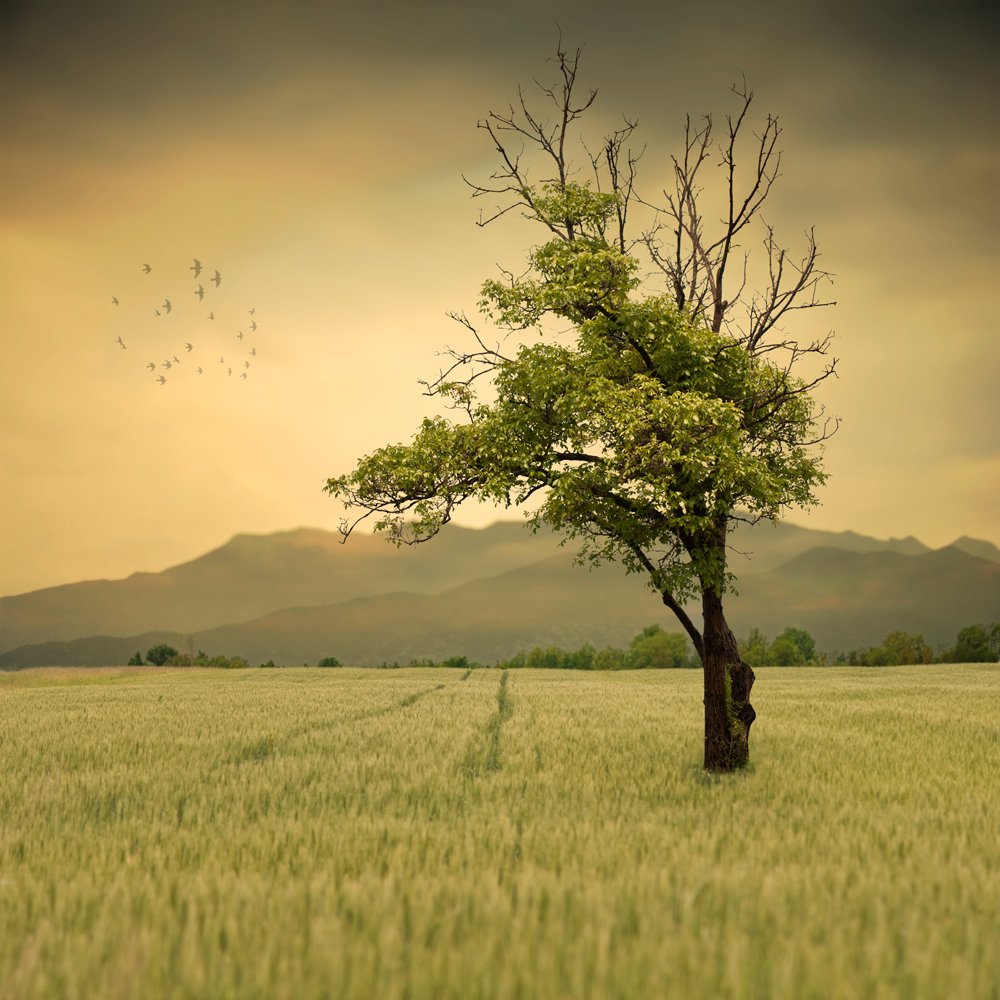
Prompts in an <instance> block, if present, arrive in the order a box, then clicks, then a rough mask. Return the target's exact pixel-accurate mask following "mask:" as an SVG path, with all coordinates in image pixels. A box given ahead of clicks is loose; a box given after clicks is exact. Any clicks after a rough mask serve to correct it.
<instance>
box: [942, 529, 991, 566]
mask: <svg viewBox="0 0 1000 1000" xmlns="http://www.w3.org/2000/svg"><path fill="white" fill-rule="evenodd" d="M951 547H952V548H953V549H961V550H962V551H963V552H968V553H969V555H970V556H979V558H980V559H989V560H990V562H997V563H1000V549H998V548H997V547H996V546H995V545H994V544H993V543H992V542H984V541H983V540H982V539H980V538H969V536H968V535H962V537H961V538H956V539H955V541H953V542H952V543H951Z"/></svg>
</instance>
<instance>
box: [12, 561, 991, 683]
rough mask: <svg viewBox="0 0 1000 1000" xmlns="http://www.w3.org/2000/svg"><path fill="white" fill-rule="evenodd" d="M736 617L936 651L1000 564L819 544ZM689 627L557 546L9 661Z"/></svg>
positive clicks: (83, 641)
mask: <svg viewBox="0 0 1000 1000" xmlns="http://www.w3.org/2000/svg"><path fill="white" fill-rule="evenodd" d="M738 586H739V595H738V596H734V597H732V598H731V599H730V601H729V603H728V616H729V619H730V622H731V624H732V626H733V628H734V630H735V631H736V632H737V634H739V635H743V634H746V632H747V631H748V630H749V628H751V627H757V628H761V629H763V630H764V631H765V633H767V634H769V635H774V634H776V633H777V632H778V631H780V630H781V629H783V628H784V627H786V626H787V625H795V626H797V627H800V628H806V629H807V630H808V631H810V632H811V633H812V634H813V635H814V637H815V638H816V640H817V643H818V645H819V646H820V648H822V649H825V650H828V651H833V650H845V651H846V650H848V649H853V648H859V647H862V646H867V645H873V644H876V643H877V642H879V641H881V639H882V638H883V637H884V636H885V634H886V633H887V632H888V631H891V630H893V629H896V628H899V629H903V630H904V631H910V632H918V633H921V634H923V635H924V637H925V638H926V639H927V640H928V641H929V642H931V643H932V644H934V645H937V646H941V645H943V644H945V643H950V642H952V641H953V640H954V637H955V634H956V632H957V630H958V628H960V627H962V626H964V625H966V624H972V623H974V622H977V621H989V620H992V619H993V618H995V617H996V610H997V608H1000V562H992V561H990V560H986V559H982V558H979V557H978V556H974V555H971V554H969V553H967V552H965V551H963V550H962V549H959V548H956V547H955V546H946V547H944V548H943V549H936V550H927V551H925V552H920V553H918V554H916V555H912V556H910V555H904V554H902V553H901V552H898V551H891V550H889V551H886V550H883V551H869V552H852V551H849V550H845V549H839V548H837V547H836V546H816V547H813V548H811V549H808V550H806V551H804V552H801V553H799V554H798V555H797V556H795V557H793V558H792V559H791V560H787V561H786V562H785V563H783V564H781V565H779V566H778V567H776V568H774V569H771V570H768V571H766V572H762V573H757V574H746V575H745V576H744V577H743V578H741V579H740V580H739V581H738ZM657 622H658V623H659V624H661V625H663V626H664V627H665V628H667V629H668V630H679V626H678V625H677V623H676V622H675V621H674V620H673V618H672V617H671V616H670V615H669V614H668V613H666V612H665V609H664V608H663V606H662V604H661V603H660V601H659V599H658V597H657V596H656V595H655V594H652V593H651V592H650V591H649V590H648V588H647V587H645V584H644V581H643V579H642V578H640V577H637V576H631V577H629V576H626V575H625V574H624V573H623V572H622V571H621V570H620V568H618V567H615V566H608V565H605V566H601V567H598V568H596V569H593V570H588V569H587V568H584V567H580V566H577V565H575V564H574V563H573V554H572V553H571V552H567V551H565V550H563V551H559V552H556V553H555V554H553V555H550V556H548V557H546V558H543V559H541V560H537V561H535V562H532V563H530V564H528V565H522V566H518V567H513V568H511V569H508V570H506V571H504V572H501V573H496V574H491V575H488V576H482V577H479V578H476V579H473V580H469V581H465V582H463V583H461V584H458V585H457V586H454V587H452V588H450V589H445V590H442V591H440V592H439V593H436V594H427V593H414V592H411V591H406V590H396V591H393V592H390V593H382V594H370V595H362V596H355V597H352V598H350V599H348V600H346V601H341V602H337V603H331V604H326V605H306V606H299V607H288V608H283V609H276V610H273V611H270V612H268V613H266V614H264V615H262V616H258V617H256V618H251V619H247V620H244V621H241V622H231V623H226V624H222V625H218V626H215V627H212V628H209V629H205V630H200V631H194V632H190V633H186V634H185V633H181V632H178V631H176V630H174V631H171V630H153V631H148V632H144V633H138V634H136V635H131V636H124V637H123V636H97V635H95V636H92V637H85V638H78V639H76V640H72V641H51V640H50V641H48V642H45V643H41V644H38V643H36V644H28V645H22V646H20V647H18V648H16V649H13V650H8V651H6V652H4V653H3V654H2V655H0V666H38V665H44V664H47V663H52V662H58V663H61V664H64V665H73V664H81V665H82V664H98V663H105V662H109V663H110V662H124V660H125V659H126V658H127V657H128V656H130V655H131V654H132V653H133V652H135V651H137V650H138V651H141V652H145V649H146V648H148V646H147V645H145V643H147V642H148V645H154V644H155V643H156V642H160V641H164V642H168V643H170V644H171V645H173V646H175V648H178V649H180V650H182V651H185V652H186V651H187V650H188V648H189V647H190V648H193V649H204V650H205V651H206V652H208V653H209V655H217V654H223V655H240V656H243V657H245V658H246V659H248V660H249V661H250V662H265V661H267V660H274V661H275V662H279V663H288V664H297V663H315V662H317V660H318V659H319V658H320V657H323V656H336V657H337V658H338V659H340V660H341V662H345V663H358V664H365V663H368V664H375V663H381V662H399V663H404V664H405V663H408V662H409V661H410V660H411V659H418V660H420V659H442V658H444V657H448V656H454V655H466V656H469V657H471V658H473V659H476V660H480V661H482V662H493V661H494V660H496V659H499V658H503V657H507V656H510V655H512V654H513V653H514V652H516V651H517V650H518V649H525V648H530V647H531V646H534V645H558V646H562V647H564V648H571V647H576V646H580V645H582V644H583V643H585V642H589V643H591V644H593V645H595V646H603V645H624V644H625V643H627V641H628V640H629V639H630V638H631V637H632V636H633V635H634V634H635V633H636V632H638V631H639V630H641V629H642V628H644V627H645V626H646V625H649V624H653V623H657Z"/></svg>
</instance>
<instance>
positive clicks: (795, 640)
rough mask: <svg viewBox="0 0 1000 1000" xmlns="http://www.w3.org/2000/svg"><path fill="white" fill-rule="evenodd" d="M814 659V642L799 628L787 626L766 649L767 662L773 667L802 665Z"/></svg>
mask: <svg viewBox="0 0 1000 1000" xmlns="http://www.w3.org/2000/svg"><path fill="white" fill-rule="evenodd" d="M816 661H817V654H816V642H815V640H814V639H813V637H812V636H811V635H810V634H809V633H808V632H807V631H806V630H805V629H801V628H793V627H791V626H789V627H788V628H786V629H785V631H784V632H782V633H781V635H779V636H778V637H777V638H776V639H775V640H774V642H772V643H771V648H770V649H769V650H768V663H769V665H771V666H774V667H802V666H805V665H806V664H810V663H816ZM751 666H752V664H751Z"/></svg>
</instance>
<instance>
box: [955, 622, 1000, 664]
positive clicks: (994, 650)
mask: <svg viewBox="0 0 1000 1000" xmlns="http://www.w3.org/2000/svg"><path fill="white" fill-rule="evenodd" d="M998 658H1000V625H992V626H989V627H987V626H985V625H968V626H966V627H965V628H963V629H962V630H961V631H960V632H959V633H958V637H957V639H956V640H955V646H954V648H953V649H951V650H949V651H948V652H947V653H946V654H945V656H944V659H945V660H948V661H949V662H951V663H996V662H997V660H998Z"/></svg>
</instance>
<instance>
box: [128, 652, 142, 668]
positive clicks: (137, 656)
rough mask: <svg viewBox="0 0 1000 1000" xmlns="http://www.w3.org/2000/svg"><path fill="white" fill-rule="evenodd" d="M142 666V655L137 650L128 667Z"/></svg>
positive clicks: (130, 658)
mask: <svg viewBox="0 0 1000 1000" xmlns="http://www.w3.org/2000/svg"><path fill="white" fill-rule="evenodd" d="M142 665H143V664H142V654H141V653H140V652H139V651H138V650H136V651H135V652H134V653H133V654H132V655H131V657H129V661H128V666H130V667H141V666H142Z"/></svg>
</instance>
